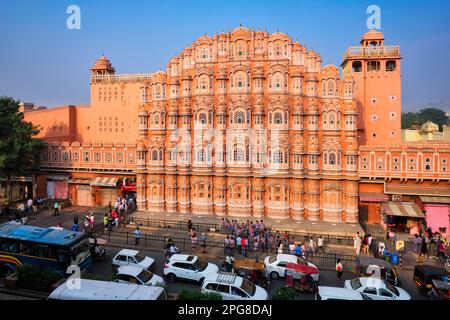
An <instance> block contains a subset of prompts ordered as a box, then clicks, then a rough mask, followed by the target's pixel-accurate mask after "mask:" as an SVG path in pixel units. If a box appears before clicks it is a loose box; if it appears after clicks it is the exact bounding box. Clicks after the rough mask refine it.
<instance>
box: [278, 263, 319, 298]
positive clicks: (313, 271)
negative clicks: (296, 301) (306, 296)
mask: <svg viewBox="0 0 450 320" xmlns="http://www.w3.org/2000/svg"><path fill="white" fill-rule="evenodd" d="M318 274H319V270H318V269H317V268H315V267H311V266H308V265H302V264H297V263H288V264H287V266H286V276H285V279H286V287H290V288H293V289H295V290H297V291H299V292H307V293H315V292H316V291H317V287H318V286H319V283H318V280H317V279H318Z"/></svg>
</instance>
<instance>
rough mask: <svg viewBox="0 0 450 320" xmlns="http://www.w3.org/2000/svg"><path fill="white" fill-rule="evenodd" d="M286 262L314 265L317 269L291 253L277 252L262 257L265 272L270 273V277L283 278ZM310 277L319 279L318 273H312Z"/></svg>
mask: <svg viewBox="0 0 450 320" xmlns="http://www.w3.org/2000/svg"><path fill="white" fill-rule="evenodd" d="M288 263H296V264H301V265H305V266H310V267H314V268H316V269H317V270H318V269H319V268H317V267H316V265H314V264H312V263H310V262H308V261H306V260H305V259H303V258H299V257H297V256H294V255H292V254H277V255H276V256H268V257H266V258H265V259H264V264H265V265H266V272H267V274H268V275H270V277H271V278H272V279H277V278H284V276H285V272H286V266H287V264H288ZM312 277H313V279H314V280H316V281H319V274H318V273H317V274H315V275H312Z"/></svg>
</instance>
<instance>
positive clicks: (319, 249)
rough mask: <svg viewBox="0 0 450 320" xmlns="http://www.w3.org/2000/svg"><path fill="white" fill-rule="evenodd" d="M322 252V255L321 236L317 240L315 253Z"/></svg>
mask: <svg viewBox="0 0 450 320" xmlns="http://www.w3.org/2000/svg"><path fill="white" fill-rule="evenodd" d="M319 251H320V252H322V253H324V252H325V251H324V250H323V238H322V236H319V239H317V252H319Z"/></svg>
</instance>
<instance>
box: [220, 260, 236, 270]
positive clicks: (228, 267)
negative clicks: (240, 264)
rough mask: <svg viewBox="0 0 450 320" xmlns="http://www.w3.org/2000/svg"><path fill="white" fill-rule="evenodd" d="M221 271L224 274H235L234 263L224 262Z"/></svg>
mask: <svg viewBox="0 0 450 320" xmlns="http://www.w3.org/2000/svg"><path fill="white" fill-rule="evenodd" d="M221 270H222V271H224V272H232V273H233V272H234V262H231V263H229V262H227V261H226V260H222V266H221Z"/></svg>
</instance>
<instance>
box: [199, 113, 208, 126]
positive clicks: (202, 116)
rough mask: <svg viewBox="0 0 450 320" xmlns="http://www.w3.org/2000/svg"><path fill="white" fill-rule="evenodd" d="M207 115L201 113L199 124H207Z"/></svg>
mask: <svg viewBox="0 0 450 320" xmlns="http://www.w3.org/2000/svg"><path fill="white" fill-rule="evenodd" d="M206 121H207V120H206V113H204V112H200V113H199V115H198V122H199V123H201V124H206Z"/></svg>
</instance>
